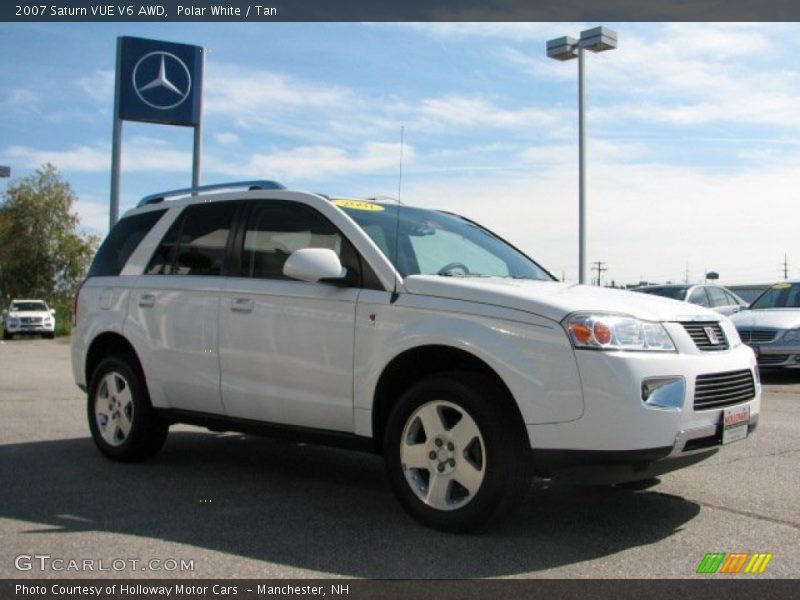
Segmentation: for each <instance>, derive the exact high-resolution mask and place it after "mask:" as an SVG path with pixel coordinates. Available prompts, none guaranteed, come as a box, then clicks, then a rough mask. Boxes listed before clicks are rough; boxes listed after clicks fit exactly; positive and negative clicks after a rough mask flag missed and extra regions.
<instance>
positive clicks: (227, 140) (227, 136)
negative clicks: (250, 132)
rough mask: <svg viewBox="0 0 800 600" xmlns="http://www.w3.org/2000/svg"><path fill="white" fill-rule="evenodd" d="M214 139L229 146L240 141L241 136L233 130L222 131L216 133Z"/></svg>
mask: <svg viewBox="0 0 800 600" xmlns="http://www.w3.org/2000/svg"><path fill="white" fill-rule="evenodd" d="M214 139H215V140H216V141H217V143H218V144H222V145H223V146H228V145H230V144H236V143H237V142H238V141H239V136H238V135H236V134H235V133H233V132H231V131H223V132H221V133H216V134H214Z"/></svg>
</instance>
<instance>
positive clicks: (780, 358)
mask: <svg viewBox="0 0 800 600" xmlns="http://www.w3.org/2000/svg"><path fill="white" fill-rule="evenodd" d="M788 358H789V355H788V354H760V355H759V356H758V364H759V365H779V364H781V363H785V362H786V361H787V360H788Z"/></svg>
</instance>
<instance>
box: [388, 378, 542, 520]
mask: <svg viewBox="0 0 800 600" xmlns="http://www.w3.org/2000/svg"><path fill="white" fill-rule="evenodd" d="M511 403H513V399H512V398H510V397H509V396H508V393H507V392H506V391H505V390H504V389H502V388H501V387H500V386H499V385H497V384H496V383H494V382H493V381H491V380H490V379H488V378H486V377H483V376H480V375H475V374H472V373H460V372H459V373H448V374H443V375H437V376H433V377H429V378H427V379H424V380H422V381H420V382H419V383H417V384H416V385H414V386H413V387H411V388H410V389H409V390H408V391H407V392H406V393H405V394H403V396H402V397H401V398H400V399H399V400H398V402H397V404H396V405H395V406H394V408H393V410H392V412H391V414H390V416H389V419H388V421H387V425H386V435H385V438H384V447H383V451H384V458H385V461H386V468H387V472H388V475H389V479H390V481H391V484H392V487H393V488H394V492H395V494H396V495H397V498H398V500H399V501H400V504H401V505H402V506H403V508H404V509H405V510H406V511H407V512H408V513H409V514H410V515H411V516H412V517H414V518H415V519H417V520H418V521H419V522H420V523H422V524H424V525H427V526H428V527H433V528H435V529H440V530H443V531H449V532H456V533H458V532H466V531H470V530H472V529H475V528H478V527H481V526H483V525H485V524H486V523H487V522H489V521H490V520H493V519H495V518H496V517H499V516H503V517H505V516H507V515H508V514H509V513H510V512H511V511H512V509H513V508H515V507H516V506H518V505H519V504H520V503H521V502H522V501H523V500H524V499H525V498H526V496H527V493H528V489H529V487H530V484H531V468H532V461H531V453H530V445H529V442H528V436H527V432H526V431H525V428H524V426H523V423H522V421H521V419H520V418H519V415H518V414H517V413H516V411H515V410H513V404H511Z"/></svg>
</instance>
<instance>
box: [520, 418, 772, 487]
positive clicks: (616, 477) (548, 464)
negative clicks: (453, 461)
mask: <svg viewBox="0 0 800 600" xmlns="http://www.w3.org/2000/svg"><path fill="white" fill-rule="evenodd" d="M757 427H758V415H755V417H751V419H750V423H749V424H748V427H747V435H748V437H749V436H750V434H752V433H753V432H754V431H755V430H756V428H757ZM720 448H722V424H721V422H720V424H719V425H717V426H716V427H698V428H694V429H689V430H684V431H679V432H678V434H677V435H676V436H675V442H674V444H673V445H672V446H671V447H669V446H667V447H664V448H645V449H643V450H623V451H592V450H589V451H586V450H545V449H539V450H533V463H534V472H535V473H536V475H538V476H539V477H545V478H548V479H553V480H555V481H558V482H560V483H571V484H583V485H586V484H588V485H606V484H615V483H626V482H629V481H641V480H644V479H650V478H652V477H657V476H658V475H663V474H665V473H669V472H670V471H675V470H677V469H682V468H684V467H688V466H690V465H693V464H696V463H699V462H701V461H704V460H705V459H707V458H710V457H712V456H714V455H715V454H716V453H717V452H718V451H719V450H720Z"/></svg>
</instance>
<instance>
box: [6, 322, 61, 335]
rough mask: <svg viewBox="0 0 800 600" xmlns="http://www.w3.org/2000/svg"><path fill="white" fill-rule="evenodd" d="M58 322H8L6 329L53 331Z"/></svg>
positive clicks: (15, 331) (35, 331) (15, 330)
mask: <svg viewBox="0 0 800 600" xmlns="http://www.w3.org/2000/svg"><path fill="white" fill-rule="evenodd" d="M55 329H56V324H55V323H53V322H50V323H17V324H6V325H5V330H6V331H7V332H8V333H53V332H54V331H55Z"/></svg>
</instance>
